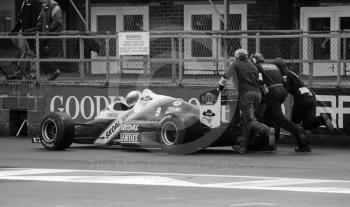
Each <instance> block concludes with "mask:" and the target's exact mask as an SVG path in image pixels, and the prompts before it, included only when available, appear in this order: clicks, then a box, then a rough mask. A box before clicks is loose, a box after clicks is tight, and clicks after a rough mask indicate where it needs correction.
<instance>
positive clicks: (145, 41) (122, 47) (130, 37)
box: [118, 32, 150, 55]
mask: <svg viewBox="0 0 350 207" xmlns="http://www.w3.org/2000/svg"><path fill="white" fill-rule="evenodd" d="M118 42H119V45H118V46H119V47H118V48H119V55H149V53H150V40H149V32H119V35H118Z"/></svg>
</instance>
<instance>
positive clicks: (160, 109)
mask: <svg viewBox="0 0 350 207" xmlns="http://www.w3.org/2000/svg"><path fill="white" fill-rule="evenodd" d="M161 111H162V108H161V107H158V108H157V110H156V117H158V116H159V115H160V112H161Z"/></svg>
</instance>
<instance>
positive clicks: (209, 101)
mask: <svg viewBox="0 0 350 207" xmlns="http://www.w3.org/2000/svg"><path fill="white" fill-rule="evenodd" d="M216 99H217V97H216V96H215V95H214V94H212V93H211V92H207V93H206V94H205V95H204V96H201V102H202V103H204V104H206V105H214V104H215V102H216Z"/></svg>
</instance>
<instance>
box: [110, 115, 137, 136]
mask: <svg viewBox="0 0 350 207" xmlns="http://www.w3.org/2000/svg"><path fill="white" fill-rule="evenodd" d="M133 114H135V110H134V109H133V110H131V111H129V112H127V113H126V114H124V115H123V116H122V117H121V118H120V119H118V120H117V121H116V122H115V123H114V124H113V126H112V127H111V128H110V129H109V130H108V131H107V132H106V135H105V136H104V139H109V137H110V136H111V135H112V134H113V133H114V132H115V131H116V130H117V129H118V127H119V126H120V125H121V124H122V123H123V122H125V121H126V120H127V119H128V118H129V117H130V116H132V115H133Z"/></svg>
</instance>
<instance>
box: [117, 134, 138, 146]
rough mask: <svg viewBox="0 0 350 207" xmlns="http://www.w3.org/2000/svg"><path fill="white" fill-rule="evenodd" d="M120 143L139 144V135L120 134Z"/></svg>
mask: <svg viewBox="0 0 350 207" xmlns="http://www.w3.org/2000/svg"><path fill="white" fill-rule="evenodd" d="M120 142H121V143H132V144H139V143H140V133H121V134H120Z"/></svg>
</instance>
